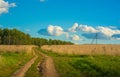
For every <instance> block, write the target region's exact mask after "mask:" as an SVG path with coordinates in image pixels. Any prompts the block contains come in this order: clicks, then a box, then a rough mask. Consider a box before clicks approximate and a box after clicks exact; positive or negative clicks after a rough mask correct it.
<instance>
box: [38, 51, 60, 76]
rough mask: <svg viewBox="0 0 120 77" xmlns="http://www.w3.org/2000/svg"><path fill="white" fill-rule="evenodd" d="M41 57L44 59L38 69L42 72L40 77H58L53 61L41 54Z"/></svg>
mask: <svg viewBox="0 0 120 77" xmlns="http://www.w3.org/2000/svg"><path fill="white" fill-rule="evenodd" d="M41 55H42V56H43V57H44V58H43V61H42V62H41V64H40V66H39V68H40V71H41V72H42V77H59V76H58V73H57V71H56V69H55V66H54V62H53V59H52V58H51V57H50V56H47V55H45V54H43V53H41Z"/></svg>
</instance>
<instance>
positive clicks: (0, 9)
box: [0, 0, 16, 14]
mask: <svg viewBox="0 0 120 77" xmlns="http://www.w3.org/2000/svg"><path fill="white" fill-rule="evenodd" d="M15 6H16V4H15V3H9V2H8V1H4V0H0V14H2V13H8V11H9V8H11V7H15Z"/></svg>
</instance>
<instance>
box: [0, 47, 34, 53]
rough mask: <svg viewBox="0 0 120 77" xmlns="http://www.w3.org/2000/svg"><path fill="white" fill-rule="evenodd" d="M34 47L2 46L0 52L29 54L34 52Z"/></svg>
mask: <svg viewBox="0 0 120 77" xmlns="http://www.w3.org/2000/svg"><path fill="white" fill-rule="evenodd" d="M33 47H35V46H34V45H0V52H20V51H25V52H27V53H29V52H31V51H32V48H33Z"/></svg>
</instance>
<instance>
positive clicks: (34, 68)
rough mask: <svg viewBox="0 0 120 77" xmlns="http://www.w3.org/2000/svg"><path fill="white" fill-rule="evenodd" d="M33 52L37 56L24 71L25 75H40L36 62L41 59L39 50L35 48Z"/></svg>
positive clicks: (39, 76)
mask: <svg viewBox="0 0 120 77" xmlns="http://www.w3.org/2000/svg"><path fill="white" fill-rule="evenodd" d="M35 53H36V54H37V56H38V58H37V59H36V61H35V63H34V64H32V66H31V67H30V68H29V70H28V71H27V72H26V74H25V77H42V76H41V73H40V72H39V71H38V69H37V68H38V64H39V62H41V60H42V56H41V55H40V54H39V51H38V50H37V49H35Z"/></svg>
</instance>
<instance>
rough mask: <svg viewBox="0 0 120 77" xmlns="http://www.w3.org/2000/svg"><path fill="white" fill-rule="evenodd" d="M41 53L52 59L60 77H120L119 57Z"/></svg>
mask: <svg viewBox="0 0 120 77" xmlns="http://www.w3.org/2000/svg"><path fill="white" fill-rule="evenodd" d="M42 52H43V53H45V54H47V55H49V56H51V57H53V59H54V63H55V67H56V70H57V71H58V73H59V75H60V77H120V56H108V55H96V56H91V55H66V54H57V53H52V52H45V51H43V50H42Z"/></svg>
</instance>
